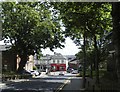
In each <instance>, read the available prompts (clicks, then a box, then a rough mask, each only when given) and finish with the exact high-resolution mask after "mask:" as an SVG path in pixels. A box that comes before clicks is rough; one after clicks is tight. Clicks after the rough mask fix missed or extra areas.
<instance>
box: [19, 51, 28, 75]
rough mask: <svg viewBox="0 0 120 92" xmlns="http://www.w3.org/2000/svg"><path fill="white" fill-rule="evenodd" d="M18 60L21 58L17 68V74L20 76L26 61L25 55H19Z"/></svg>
mask: <svg viewBox="0 0 120 92" xmlns="http://www.w3.org/2000/svg"><path fill="white" fill-rule="evenodd" d="M20 58H21V61H20V63H19V67H18V70H17V72H18V73H20V74H21V73H22V72H23V70H24V67H25V64H26V62H27V60H28V57H27V53H24V54H22V55H20Z"/></svg>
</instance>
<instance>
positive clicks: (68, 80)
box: [55, 77, 71, 92]
mask: <svg viewBox="0 0 120 92" xmlns="http://www.w3.org/2000/svg"><path fill="white" fill-rule="evenodd" d="M70 79H71V77H69V78H68V79H67V80H66V81H65V82H64V84H62V85H60V87H58V88H57V90H56V91H55V92H60V91H61V90H62V89H63V88H64V86H65V85H66V84H68V83H70Z"/></svg>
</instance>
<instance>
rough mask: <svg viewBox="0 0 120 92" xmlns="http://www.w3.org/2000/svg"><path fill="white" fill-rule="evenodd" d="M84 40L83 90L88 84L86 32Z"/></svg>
mask: <svg viewBox="0 0 120 92" xmlns="http://www.w3.org/2000/svg"><path fill="white" fill-rule="evenodd" d="M83 39H84V48H83V53H84V61H83V88H85V83H86V78H85V75H86V32H85V31H84V34H83Z"/></svg>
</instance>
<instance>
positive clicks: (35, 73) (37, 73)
mask: <svg viewBox="0 0 120 92" xmlns="http://www.w3.org/2000/svg"><path fill="white" fill-rule="evenodd" d="M29 72H30V73H31V74H32V75H35V76H38V75H40V74H41V73H39V72H38V71H36V70H31V71H29Z"/></svg>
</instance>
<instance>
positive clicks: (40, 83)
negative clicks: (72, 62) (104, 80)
mask: <svg viewBox="0 0 120 92" xmlns="http://www.w3.org/2000/svg"><path fill="white" fill-rule="evenodd" d="M78 80H79V81H78ZM65 82H67V83H66V84H65ZM61 85H64V88H63V90H70V91H72V92H74V91H73V89H74V90H79V88H80V87H79V86H81V81H80V78H79V77H75V74H69V73H66V74H65V75H64V76H60V75H52V76H42V77H41V76H38V77H36V78H31V79H20V80H13V81H8V82H6V86H5V87H4V88H3V89H2V91H1V92H57V91H59V92H61V91H60V90H59V88H60V87H61ZM76 85H77V86H76ZM56 90H57V91H56ZM62 92H63V91H62Z"/></svg>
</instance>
